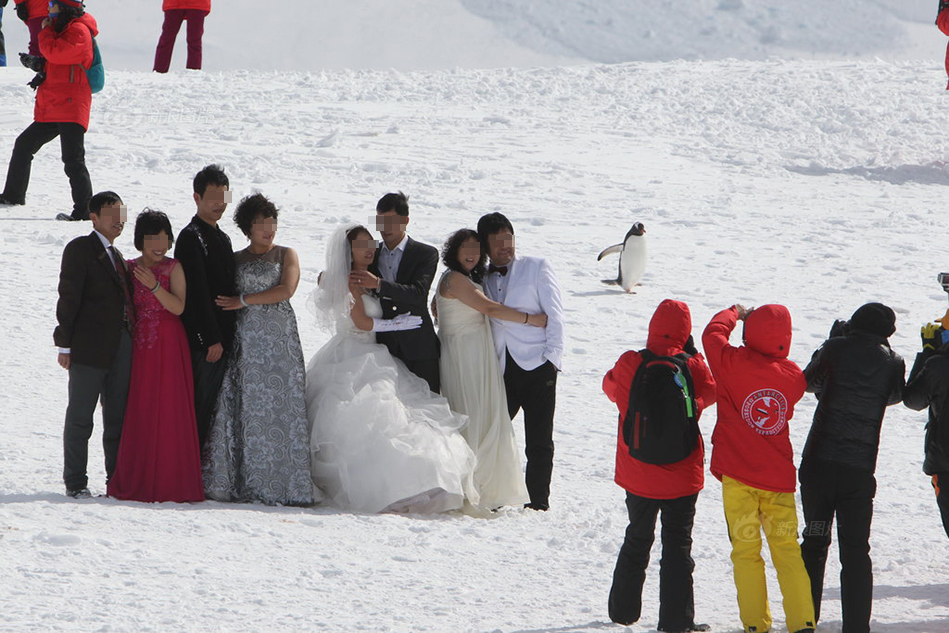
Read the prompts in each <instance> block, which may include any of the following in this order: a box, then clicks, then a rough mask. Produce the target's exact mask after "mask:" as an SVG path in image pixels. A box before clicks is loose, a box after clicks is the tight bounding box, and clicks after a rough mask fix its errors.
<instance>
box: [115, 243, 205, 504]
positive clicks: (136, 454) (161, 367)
mask: <svg viewBox="0 0 949 633" xmlns="http://www.w3.org/2000/svg"><path fill="white" fill-rule="evenodd" d="M177 263H178V260H175V259H171V258H165V259H164V260H163V261H161V262H160V263H158V264H157V265H156V266H155V267H154V268H152V273H154V275H155V278H156V279H157V280H158V281H159V283H161V285H162V287H163V288H165V290H168V289H169V288H170V286H171V271H172V269H173V268H174V267H175V264H177ZM135 266H136V263H135V261H134V260H129V262H128V268H129V274H130V275H131V276H132V279H133V286H134V295H133V299H132V300H133V302H134V304H135V315H136V322H135V336H134V346H133V348H132V376H131V382H130V384H129V398H128V405H127V406H126V409H125V422H124V424H123V427H122V441H121V443H120V444H119V456H118V461H117V464H116V468H115V473H114V474H113V475H112V479H111V480H110V481H109V484H108V492H109V496H110V497H115V498H117V499H131V500H134V501H177V502H185V501H204V486H203V483H202V480H201V452H200V450H199V448H198V430H197V425H196V422H195V414H194V382H193V379H192V375H191V352H190V351H189V349H188V338H187V335H186V334H185V329H184V326H183V325H182V324H181V320H180V319H179V318H178V317H177V316H176V315H174V314H172V313H171V312H169V311H168V310H166V309H165V308H163V307H162V305H161V303H159V301H158V299H156V298H155V295H153V294H152V293H151V291H150V290H149V289H148V288H146V287H145V286H144V285H143V284H142V283H141V282H140V281H138V279H135V277H134V275H132V273H133V271H134V270H135Z"/></svg>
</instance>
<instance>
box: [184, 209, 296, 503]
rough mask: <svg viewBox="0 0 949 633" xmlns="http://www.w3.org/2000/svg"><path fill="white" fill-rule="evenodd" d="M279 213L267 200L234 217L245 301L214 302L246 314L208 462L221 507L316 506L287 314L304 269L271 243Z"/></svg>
mask: <svg viewBox="0 0 949 633" xmlns="http://www.w3.org/2000/svg"><path fill="white" fill-rule="evenodd" d="M277 213H278V212H277V208H276V207H275V206H274V204H273V203H272V202H270V201H269V200H268V199H267V198H266V197H264V196H263V195H262V194H255V195H252V196H248V197H247V198H244V199H243V200H241V202H240V204H238V205H237V210H236V211H235V213H234V220H235V222H236V223H237V225H238V226H239V227H240V229H241V231H243V232H244V234H245V235H246V236H247V237H248V239H249V240H250V245H249V246H248V247H247V248H245V249H244V250H242V251H240V252H238V253H236V254H235V256H234V259H235V261H236V264H237V290H238V292H239V293H241V294H240V296H237V297H218V299H217V304H218V305H219V306H221V307H222V308H224V309H225V310H238V311H239V312H238V314H237V332H236V335H235V337H234V346H233V348H232V350H231V353H230V356H229V358H228V359H227V363H228V365H227V369H226V373H225V376H224V385H223V387H222V388H221V393H220V396H219V397H218V402H217V410H216V411H215V414H214V419H213V420H212V422H211V429H210V433H209V435H208V441H207V443H206V445H205V454H204V466H203V471H204V489H205V494H206V495H207V497H208V498H210V499H215V500H218V501H258V502H262V503H266V504H270V505H276V504H280V505H297V506H300V505H310V504H312V503H313V486H312V483H311V480H310V447H309V431H308V423H307V416H306V400H305V397H304V393H305V389H306V384H305V380H306V378H305V373H304V363H303V350H302V348H301V346H300V337H299V335H298V333H297V321H296V315H295V314H294V312H293V308H292V307H290V297H292V296H293V293H294V292H295V291H296V288H297V283H298V282H299V280H300V262H299V259H298V258H297V254H296V252H295V251H294V250H293V249H291V248H287V247H285V246H277V245H276V244H274V237H275V235H276V232H277Z"/></svg>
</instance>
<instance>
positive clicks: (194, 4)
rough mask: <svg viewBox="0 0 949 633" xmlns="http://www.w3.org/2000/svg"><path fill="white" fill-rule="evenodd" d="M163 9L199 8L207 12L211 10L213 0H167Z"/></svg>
mask: <svg viewBox="0 0 949 633" xmlns="http://www.w3.org/2000/svg"><path fill="white" fill-rule="evenodd" d="M161 9H162V11H168V10H170V9H197V10H198V11H204V12H205V13H210V12H211V0H165V2H164V4H162V6H161Z"/></svg>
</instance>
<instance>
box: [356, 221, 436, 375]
mask: <svg viewBox="0 0 949 633" xmlns="http://www.w3.org/2000/svg"><path fill="white" fill-rule="evenodd" d="M379 250H381V249H377V250H376V258H375V259H374V260H373V262H372V266H371V268H370V272H372V273H373V274H374V275H376V276H377V277H379V302H380V303H381V304H382V318H384V319H391V318H393V317H395V316H398V315H400V314H406V313H408V314H414V315H415V316H420V317H422V327H420V328H418V329H415V330H405V331H402V332H379V333H377V334H376V340H377V341H378V342H379V343H382V344H383V345H385V346H386V347H388V348H389V352H391V354H392V355H393V356H395V357H396V358H401V359H402V360H406V361H414V360H430V359H437V358H438V354H439V343H438V336H437V335H436V334H435V325H434V324H433V323H432V316H431V314H429V312H428V292H429V290H430V289H431V287H432V281H433V280H434V279H435V270H436V269H437V268H438V250H437V249H436V248H435V247H434V246H429V245H428V244H422V243H421V242H416V241H415V240H413V239H412V238H411V237H410V238H408V241H407V242H406V244H405V252H403V253H402V261H400V262H399V270H398V271H397V272H396V276H395V283H392V282H388V281H386V280H384V279H382V275H381V274H380V273H379Z"/></svg>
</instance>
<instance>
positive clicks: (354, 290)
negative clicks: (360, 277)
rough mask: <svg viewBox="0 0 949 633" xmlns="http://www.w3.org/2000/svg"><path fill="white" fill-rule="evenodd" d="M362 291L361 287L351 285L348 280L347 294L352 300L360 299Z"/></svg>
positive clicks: (351, 282)
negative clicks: (351, 296) (348, 293)
mask: <svg viewBox="0 0 949 633" xmlns="http://www.w3.org/2000/svg"><path fill="white" fill-rule="evenodd" d="M364 290H365V289H364V288H363V287H362V286H357V285H356V284H355V283H353V281H352V278H350V281H349V292H350V294H352V295H353V298H354V299H358V298H359V297H361V296H362V293H363V291H364Z"/></svg>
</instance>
